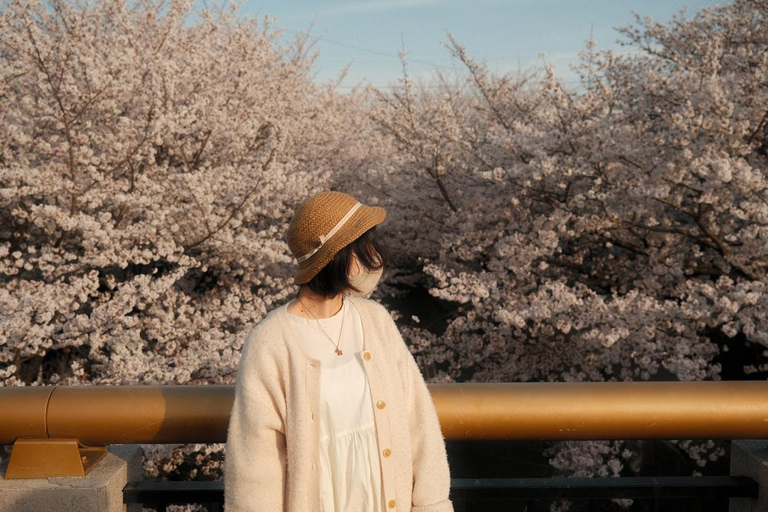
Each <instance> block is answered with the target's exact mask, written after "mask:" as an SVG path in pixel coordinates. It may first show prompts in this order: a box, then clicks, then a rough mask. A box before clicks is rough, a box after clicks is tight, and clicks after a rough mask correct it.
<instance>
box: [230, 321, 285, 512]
mask: <svg viewBox="0 0 768 512" xmlns="http://www.w3.org/2000/svg"><path fill="white" fill-rule="evenodd" d="M255 332H256V330H255V329H252V330H251V332H250V333H249V334H248V337H247V339H246V341H245V344H244V345H243V353H242V356H241V357H240V362H239V364H238V368H237V379H236V383H235V401H234V403H233V405H232V412H231V414H230V417H229V428H228V431H227V445H226V451H225V466H224V509H225V510H226V512H250V511H257V510H258V511H263V510H274V511H282V510H283V509H284V504H285V478H286V443H285V423H284V421H283V418H284V417H285V416H284V413H285V398H284V394H283V392H282V389H281V387H280V385H279V382H280V381H279V378H278V375H277V365H276V364H275V363H274V361H273V360H272V358H270V357H269V354H268V353H267V351H266V350H260V347H258V346H257V345H255V344H254V341H255V340H254V334H255Z"/></svg>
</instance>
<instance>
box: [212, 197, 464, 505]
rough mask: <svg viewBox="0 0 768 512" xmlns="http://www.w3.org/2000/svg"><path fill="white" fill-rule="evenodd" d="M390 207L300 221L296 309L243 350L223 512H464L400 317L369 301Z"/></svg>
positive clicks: (257, 330) (308, 204)
mask: <svg viewBox="0 0 768 512" xmlns="http://www.w3.org/2000/svg"><path fill="white" fill-rule="evenodd" d="M385 216H386V212H385V211H384V209H383V208H380V207H375V206H374V207H371V206H365V205H362V204H361V203H359V202H358V201H357V200H355V199H354V198H353V197H351V196H349V195H347V194H344V193H341V192H334V191H326V192H320V193H318V194H315V195H313V196H311V197H309V198H308V199H306V200H305V201H304V202H303V203H302V204H301V205H299V207H298V208H297V209H296V211H295V212H294V215H293V218H292V219H291V222H290V224H289V227H288V233H287V242H288V246H289V248H290V250H291V252H292V253H293V255H294V257H295V258H296V261H297V263H298V269H297V272H296V274H295V276H294V284H297V285H299V291H298V294H297V296H296V298H295V299H293V300H291V301H289V302H288V303H286V304H283V305H282V306H280V307H277V308H275V309H273V310H272V311H270V312H269V313H268V314H267V315H266V316H265V317H264V319H262V321H261V322H259V323H258V324H257V325H256V326H255V327H253V328H252V329H251V330H250V332H249V333H248V335H247V337H246V340H245V343H244V345H243V352H242V356H241V359H240V363H239V366H238V372H237V380H236V384H235V400H234V403H233V406H232V413H231V416H230V421H229V430H228V435H227V446H226V463H225V469H224V484H225V493H224V500H225V503H224V504H225V510H226V512H243V511H268V512H272V511H286V512H299V511H300V512H322V511H325V512H365V511H374V512H383V511H403V512H452V511H453V504H452V502H451V500H450V499H449V491H450V471H449V467H448V458H447V455H446V449H445V440H444V438H443V435H442V431H441V430H440V423H439V421H438V417H437V411H436V410H435V406H434V403H433V402H432V398H431V396H430V394H429V390H428V389H427V386H426V383H425V382H424V379H423V377H422V375H421V372H420V370H419V368H418V366H417V365H416V361H415V360H414V358H413V356H412V355H411V352H410V350H409V349H408V347H407V346H406V345H405V342H404V341H403V338H402V337H401V335H400V332H399V331H398V328H397V325H396V324H395V323H394V321H393V320H392V317H391V316H390V314H389V312H388V311H387V310H386V309H385V308H384V307H383V306H382V305H380V304H379V303H378V302H376V301H374V300H371V299H368V298H365V297H364V295H367V294H368V293H370V291H371V290H373V288H374V287H375V286H376V284H377V282H378V280H379V278H380V276H381V274H382V271H383V266H384V264H385V263H386V262H387V261H386V260H387V254H386V251H385V250H384V248H383V247H382V246H381V245H380V244H379V243H377V242H376V240H375V239H374V237H373V234H374V232H375V227H376V226H377V225H378V224H380V223H381V222H383V221H384V218H385Z"/></svg>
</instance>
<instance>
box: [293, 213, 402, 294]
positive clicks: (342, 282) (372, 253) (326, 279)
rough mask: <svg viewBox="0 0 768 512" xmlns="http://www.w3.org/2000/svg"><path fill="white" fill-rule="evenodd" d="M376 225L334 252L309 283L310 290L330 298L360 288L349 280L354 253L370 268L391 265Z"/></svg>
mask: <svg viewBox="0 0 768 512" xmlns="http://www.w3.org/2000/svg"><path fill="white" fill-rule="evenodd" d="M375 233H376V226H373V227H372V228H371V229H369V230H368V231H366V232H365V233H363V234H362V235H360V236H359V237H357V238H356V239H354V240H353V241H352V242H350V243H349V244H347V245H345V246H344V247H342V248H341V249H340V250H339V252H337V253H336V254H334V256H333V259H332V260H331V261H329V262H328V263H327V264H326V265H325V266H324V267H323V268H322V269H320V272H318V273H317V274H316V275H315V277H313V278H312V279H311V280H310V281H309V282H308V283H306V284H307V286H309V288H310V290H312V291H313V292H315V293H317V294H319V295H322V296H323V297H325V298H327V299H329V298H332V297H335V296H336V295H338V294H339V293H341V292H343V291H346V290H354V291H356V292H359V291H360V290H359V289H358V288H356V287H354V286H352V284H351V283H350V282H349V277H348V276H347V272H348V271H349V266H350V264H351V263H352V255H353V254H355V255H357V258H358V261H359V262H360V264H361V265H363V266H365V268H367V269H368V270H378V269H380V268H382V267H383V266H384V265H389V253H388V252H387V249H386V248H385V247H384V245H382V244H381V242H378V241H377V240H376V237H375V236H374V235H375Z"/></svg>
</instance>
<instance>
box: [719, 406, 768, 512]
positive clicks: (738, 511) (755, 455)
mask: <svg viewBox="0 0 768 512" xmlns="http://www.w3.org/2000/svg"><path fill="white" fill-rule="evenodd" d="M766 421H768V419H766ZM731 476H748V477H750V478H752V479H754V480H755V481H756V482H757V485H758V486H759V491H758V497H757V499H752V498H731V500H730V506H729V507H728V510H729V511H730V512H758V511H762V510H768V440H752V439H734V440H733V441H731Z"/></svg>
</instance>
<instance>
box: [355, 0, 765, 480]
mask: <svg viewBox="0 0 768 512" xmlns="http://www.w3.org/2000/svg"><path fill="white" fill-rule="evenodd" d="M765 19H766V6H765V3H762V2H757V1H751V0H743V1H742V0H737V1H736V2H734V3H732V4H728V5H725V6H721V7H715V8H710V9H705V10H702V11H701V12H699V13H697V14H696V15H695V16H693V17H692V18H690V19H687V18H685V17H684V16H683V15H682V14H681V15H680V16H676V17H675V18H673V20H672V21H671V22H670V23H668V24H661V23H658V22H654V21H653V20H651V19H650V18H646V19H642V18H640V17H639V16H637V18H636V22H635V24H634V25H631V26H629V27H626V28H624V29H621V30H620V32H621V33H622V34H623V35H624V36H625V43H626V44H628V45H629V46H630V47H631V48H632V49H633V50H634V51H632V52H629V53H617V52H613V51H599V50H597V49H596V44H595V42H594V41H588V42H587V45H586V48H585V50H584V51H583V52H582V59H581V62H580V64H579V65H578V66H576V71H577V72H578V73H579V76H580V78H581V85H580V87H579V88H576V89H573V88H568V87H566V86H565V85H564V84H563V83H562V81H561V80H560V79H559V78H558V77H557V75H556V73H555V70H554V68H553V67H551V66H546V67H544V68H543V69H536V70H533V71H531V72H527V73H524V74H508V75H503V76H495V75H492V74H491V73H490V72H489V71H488V69H487V67H486V66H485V65H483V64H482V63H478V62H477V61H475V60H473V59H472V58H471V57H470V56H469V53H468V51H467V50H466V49H465V48H464V47H463V46H462V45H461V44H459V43H458V42H456V41H455V40H454V39H453V38H452V37H451V36H450V35H449V41H448V44H446V46H447V48H448V49H449V51H450V52H451V53H452V54H453V55H454V56H455V57H456V58H457V59H459V60H460V61H461V62H463V63H464V64H465V65H466V69H467V77H466V80H465V81H464V82H462V83H461V85H460V87H455V86H448V85H446V86H445V87H443V88H442V90H440V91H439V93H438V94H430V93H429V92H428V91H427V90H426V89H424V88H421V89H419V87H417V86H416V85H414V84H413V82H412V81H411V80H410V78H409V76H408V74H407V72H406V73H404V75H403V77H402V79H401V80H400V82H399V85H400V87H398V88H397V89H396V90H395V91H394V92H392V93H386V92H382V91H377V90H371V91H370V93H371V94H372V95H374V96H375V97H376V98H377V101H376V103H375V105H376V106H375V108H373V109H372V111H371V117H372V118H373V119H374V121H375V122H376V123H377V124H378V125H379V126H380V127H381V130H382V133H383V134H385V135H386V136H387V137H389V138H390V139H391V140H392V141H393V143H394V144H395V145H396V147H397V148H398V150H399V152H400V156H399V158H401V159H402V162H403V165H404V166H405V168H406V169H407V170H408V173H409V174H410V176H409V179H410V180H413V181H414V182H418V183H420V187H419V188H420V192H419V193H418V194H419V197H420V199H421V197H422V195H423V196H428V197H429V199H428V200H423V201H419V205H418V206H413V208H417V209H421V210H426V211H427V212H428V215H427V214H423V215H419V216H414V217H413V221H412V222H411V223H410V224H409V225H408V226H407V229H404V231H407V232H410V233H412V234H413V235H414V238H416V239H418V240H421V239H422V238H424V239H426V240H435V239H437V240H436V242H435V243H434V244H430V245H429V246H428V247H424V248H421V249H422V250H423V253H421V254H420V255H419V254H414V256H415V257H420V258H421V259H422V261H424V266H423V270H424V272H425V273H426V274H427V275H428V276H429V278H430V281H429V286H430V292H431V293H432V294H433V295H434V296H435V297H437V298H440V299H445V300H448V301H453V302H456V303H460V304H462V305H463V307H465V308H467V309H468V312H467V313H465V314H459V315H456V317H455V319H453V320H452V321H451V323H450V325H449V326H448V328H447V330H446V331H445V333H444V334H442V335H441V336H440V339H439V340H438V339H437V338H436V337H435V336H434V335H433V334H432V333H429V332H422V334H419V331H423V330H422V329H420V328H419V327H418V326H413V327H411V328H409V331H410V332H409V334H410V335H411V339H412V340H414V339H415V340H416V341H415V342H414V345H416V350H417V352H418V354H419V356H420V358H421V360H422V362H423V363H424V364H430V363H435V366H436V367H437V368H439V375H438V377H437V380H439V381H445V382H459V381H465V380H473V381H481V382H490V381H536V380H537V381H556V380H557V381H586V380H590V381H601V380H648V379H652V378H656V379H658V378H663V379H672V380H675V379H679V380H701V379H718V378H719V374H720V365H719V363H717V362H716V359H717V357H718V355H719V354H720V353H721V352H720V347H719V346H718V345H717V344H716V343H715V342H714V341H713V336H714V335H715V334H717V333H723V334H724V335H726V336H728V337H734V336H737V335H738V336H740V337H741V338H742V339H743V340H744V341H745V342H750V343H755V344H762V345H764V346H766V347H768V294H767V293H766V285H768V181H767V179H768V173H766V168H768V167H767V166H766V156H767V155H768V153H767V152H766V149H768V116H766V111H765V105H766V103H767V102H766V101H765V100H766V93H767V92H768V89H767V88H766V72H768V51H766V49H765V44H764V42H765V41H766V39H767V38H768V32H767V31H768V24H766V23H765ZM439 78H441V77H439ZM446 84H447V82H446ZM425 219H428V220H425ZM430 221H433V222H430ZM430 231H431V233H430ZM409 250H413V251H416V252H418V251H419V246H414V245H411V246H409ZM435 251H437V252H435ZM765 355H766V354H764V356H765ZM756 364H757V365H759V369H761V370H762V371H765V370H766V369H768V366H767V365H766V364H765V358H764V359H763V360H762V361H760V362H756ZM750 366H752V367H753V368H754V365H748V366H747V370H749V367H750ZM755 369H756V368H755ZM575 446H576V445H575V444H573V443H572V444H570V445H569V444H568V443H566V444H563V445H561V447H563V451H561V452H560V453H559V455H557V456H556V457H555V458H554V459H553V464H555V465H556V466H557V467H559V468H561V469H564V470H565V469H566V468H571V470H572V472H575V473H577V474H594V473H601V472H603V470H604V469H608V470H609V474H610V473H611V472H613V473H615V474H618V473H617V472H618V471H619V470H620V469H621V466H622V463H621V457H620V454H622V453H623V451H622V450H621V449H620V448H621V443H613V444H606V443H581V444H580V446H582V448H581V449H580V450H581V451H579V449H577V448H575ZM685 446H686V447H690V448H691V449H690V450H689V453H690V454H691V456H692V457H694V458H696V460H698V461H702V462H705V461H706V456H712V455H714V456H715V458H716V457H717V456H718V454H720V455H721V454H722V453H723V451H722V449H721V447H720V446H714V445H710V444H705V445H704V446H710V447H711V448H712V449H711V450H709V451H706V450H705V451H704V453H703V455H702V454H701V453H702V450H701V447H702V445H701V444H690V443H687V444H686V445H685ZM569 453H571V454H573V453H580V454H581V455H586V454H587V453H589V455H588V458H591V459H593V460H597V461H599V463H590V464H585V463H583V462H584V458H583V457H582V458H581V462H579V457H577V456H575V455H568V454H569ZM710 458H711V457H710ZM597 467H599V468H601V469H600V471H595V470H594V468H597ZM590 468H592V469H590Z"/></svg>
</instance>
